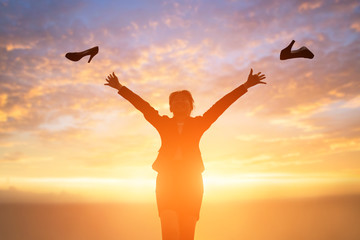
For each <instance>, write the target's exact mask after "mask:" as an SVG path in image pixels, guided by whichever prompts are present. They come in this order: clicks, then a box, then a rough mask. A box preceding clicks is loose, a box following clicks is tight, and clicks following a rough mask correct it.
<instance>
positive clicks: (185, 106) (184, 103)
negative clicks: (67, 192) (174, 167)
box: [169, 90, 194, 116]
mask: <svg viewBox="0 0 360 240" xmlns="http://www.w3.org/2000/svg"><path fill="white" fill-rule="evenodd" d="M169 105H170V111H171V112H172V113H173V114H174V115H186V116H190V113H191V111H192V110H193V108H194V99H193V97H192V96H191V93H190V92H189V91H188V90H181V91H176V92H173V93H171V94H170V96H169Z"/></svg>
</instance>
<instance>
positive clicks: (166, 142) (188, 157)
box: [118, 85, 247, 174]
mask: <svg viewBox="0 0 360 240" xmlns="http://www.w3.org/2000/svg"><path fill="white" fill-rule="evenodd" d="M246 92H247V89H246V88H245V87H244V86H243V85H240V86H239V87H238V88H236V89H234V90H233V91H231V92H230V93H228V94H227V95H225V96H224V97H223V98H221V99H220V100H219V101H217V102H216V103H215V104H214V105H213V106H212V107H211V108H210V109H209V110H208V111H206V112H205V113H204V114H203V115H202V116H197V117H189V118H188V119H187V120H186V121H185V122H184V125H183V128H182V131H181V134H180V133H179V131H178V126H177V123H176V122H175V120H174V119H173V118H170V117H168V116H166V115H164V116H160V115H159V113H158V111H157V110H155V109H154V108H153V107H152V106H151V105H150V104H149V103H148V102H146V101H145V100H143V99H142V98H141V97H140V96H138V95H137V94H135V93H134V92H132V91H131V90H130V89H128V88H127V87H122V88H121V89H120V90H119V92H118V93H119V94H120V95H121V96H122V97H124V98H125V99H126V100H128V101H129V102H130V103H131V104H132V105H134V107H135V108H137V109H138V110H139V111H140V112H142V113H143V114H144V117H145V119H146V120H147V121H148V122H149V123H151V125H153V126H154V127H155V128H156V130H157V131H158V132H159V134H160V137H161V147H160V149H159V154H158V156H157V158H156V160H155V162H154V163H153V165H152V168H153V169H154V170H155V171H157V172H158V173H160V172H161V173H175V172H178V173H179V172H186V173H187V174H188V173H192V172H193V173H201V172H203V171H204V169H205V168H204V164H203V160H202V157H201V153H200V149H199V143H200V138H201V136H202V135H203V134H204V132H205V131H206V130H207V129H208V128H209V127H210V126H211V124H212V123H213V122H215V121H216V119H217V118H218V117H219V116H220V115H221V114H222V113H223V112H224V111H225V110H226V109H227V108H228V107H229V106H230V105H231V104H232V103H234V102H235V101H236V100H237V99H238V98H239V97H241V96H242V95H243V94H245V93H246ZM179 154H180V156H181V157H180V158H179Z"/></svg>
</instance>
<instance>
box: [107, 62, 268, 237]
mask: <svg viewBox="0 0 360 240" xmlns="http://www.w3.org/2000/svg"><path fill="white" fill-rule="evenodd" d="M252 73H253V70H252V69H251V71H250V74H249V77H248V79H247V81H246V82H245V83H244V84H242V85H240V86H239V87H237V88H235V89H234V90H233V91H231V92H230V93H228V94H227V95H225V96H224V97H223V98H221V99H220V100H219V101H217V102H216V103H215V104H214V105H213V106H212V107H211V108H210V109H209V110H208V111H206V112H205V113H204V114H203V115H202V116H197V117H191V116H190V113H191V111H192V109H193V103H194V100H193V98H192V96H191V93H190V92H189V91H187V90H183V91H177V92H173V93H171V94H170V97H169V104H170V111H171V112H172V113H173V117H172V118H170V117H168V116H160V115H159V113H158V111H156V110H155V109H154V108H153V107H151V106H150V104H149V103H148V102H146V101H144V100H143V99H142V98H141V97H139V96H138V95H137V94H135V93H134V92H132V91H131V90H130V89H128V88H127V87H125V86H123V85H121V84H120V83H119V80H118V78H117V76H116V75H115V73H112V74H110V75H109V76H108V77H107V78H106V81H107V83H105V85H108V86H110V87H112V88H115V89H117V90H118V94H120V95H121V96H122V97H124V98H125V99H126V100H128V101H129V102H130V103H131V104H132V105H133V106H134V107H135V108H137V109H138V110H139V111H140V112H142V113H143V114H144V117H145V119H146V120H147V121H148V122H149V123H150V124H151V125H153V126H154V127H155V128H156V129H157V131H158V132H159V134H160V137H161V147H160V150H159V154H158V156H157V158H156V160H155V162H154V163H153V165H152V167H153V169H154V170H155V171H157V172H158V175H157V179H156V202H157V206H158V212H159V216H160V221H161V230H162V239H163V240H170V239H171V240H193V239H194V234H195V225H196V222H197V221H198V220H199V212H200V207H201V202H202V196H203V180H202V172H203V171H204V164H203V161H202V158H201V153H200V149H199V142H200V138H201V136H202V135H203V133H204V132H205V131H206V130H207V129H208V128H209V127H210V125H211V124H212V123H214V122H215V121H216V119H217V118H218V117H219V116H220V115H221V114H222V113H223V112H224V111H225V110H226V109H227V108H228V107H229V106H230V105H231V104H232V103H234V102H235V101H236V100H237V99H238V98H239V97H241V96H242V95H243V94H245V93H246V92H247V89H248V88H250V87H252V86H255V85H257V84H259V83H261V84H265V82H262V81H261V80H263V79H265V75H264V74H261V72H259V73H257V74H254V75H253V74H252Z"/></svg>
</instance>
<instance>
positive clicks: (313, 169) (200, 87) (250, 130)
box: [0, 0, 360, 202]
mask: <svg viewBox="0 0 360 240" xmlns="http://www.w3.org/2000/svg"><path fill="white" fill-rule="evenodd" d="M359 37H360V2H359V1H355V0H353V1H351V0H349V1H342V0H326V1H325V0H322V1H285V0H271V1H266V0H249V1H237V0H221V1H220V0H219V1H205V0H186V1H160V0H159V1H157V0H148V1H144V0H142V1H130V0H129V1H94V0H93V1H80V0H65V1H45V0H39V1H16V0H14V1H6V0H0V68H1V71H0V201H79V200H81V201H131V202H136V201H152V202H154V201H155V194H154V189H155V178H156V172H155V171H153V170H152V169H151V164H152V163H153V161H154V160H155V158H156V155H157V151H158V149H159V147H160V138H159V135H158V133H157V132H156V130H155V129H154V128H153V127H152V126H151V125H150V124H149V123H148V122H146V120H145V119H144V117H143V116H142V114H141V113H139V112H138V111H137V110H136V109H134V108H133V106H132V105H131V104H130V103H128V102H127V101H126V100H125V99H123V98H122V97H121V96H119V95H118V94H117V91H116V90H114V89H111V88H109V87H107V86H104V83H105V78H106V76H108V75H109V74H110V73H112V72H115V74H116V75H117V76H118V77H119V80H120V82H121V83H122V84H123V85H125V86H127V87H128V88H130V89H131V90H133V91H134V92H136V93H137V94H139V95H140V96H141V97H143V98H144V99H145V100H146V101H148V102H149V103H150V104H151V105H152V106H153V107H154V108H156V109H157V110H158V111H159V113H160V114H161V115H169V116H171V113H170V111H169V107H168V96H169V94H170V93H171V92H172V91H176V90H181V89H187V90H189V91H191V93H192V95H193V97H194V100H195V109H194V111H193V113H192V116H198V115H202V114H203V113H204V112H205V111H206V110H207V109H208V108H210V107H211V106H212V105H213V104H214V103H215V102H216V101H217V100H219V99H220V98H221V97H222V96H224V95H225V94H227V93H228V92H230V91H231V90H232V89H234V88H236V87H238V86H239V85H241V84H243V83H244V82H245V81H246V79H247V76H248V74H249V72H250V69H251V68H253V69H254V72H259V71H261V72H262V73H264V74H265V75H266V79H265V81H266V82H267V84H266V85H258V86H255V87H253V88H250V89H249V91H248V92H247V93H246V94H245V95H244V96H242V97H241V98H240V99H239V100H238V101H237V102H235V103H234V104H233V105H232V106H231V107H230V108H229V109H228V110H226V112H225V113H224V114H223V115H222V116H221V117H220V118H219V119H218V120H217V122H215V123H214V124H213V125H212V126H211V128H210V129H209V130H208V131H207V132H206V133H205V134H204V135H203V138H202V140H201V144H200V148H201V152H202V156H203V159H204V164H205V168H206V170H205V172H204V173H203V176H204V182H205V195H204V201H223V200H226V201H228V200H237V199H254V198H278V197H299V196H301V197H311V196H318V195H341V194H354V193H356V194H358V193H360V125H359V122H360V81H359V77H357V76H358V75H359V73H360V38H359ZM293 39H294V40H295V41H296V42H295V44H294V47H293V49H298V48H300V47H302V46H306V47H308V48H309V49H310V50H311V51H312V52H313V53H314V55H315V57H314V58H313V59H290V60H286V61H281V60H280V59H279V54H280V51H281V50H282V49H283V48H285V47H286V46H287V45H288V44H289V43H290V42H291V40H293ZM94 46H99V53H98V55H96V56H95V57H94V58H93V59H92V61H91V63H87V61H88V57H84V58H83V59H81V60H80V61H78V62H72V61H69V60H68V59H66V58H65V54H66V53H67V52H78V51H83V50H85V49H88V48H91V47H94Z"/></svg>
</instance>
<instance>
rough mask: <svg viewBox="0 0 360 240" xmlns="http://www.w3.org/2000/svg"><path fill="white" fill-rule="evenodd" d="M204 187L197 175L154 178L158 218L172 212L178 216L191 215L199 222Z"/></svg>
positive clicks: (167, 175) (172, 175) (164, 175)
mask: <svg viewBox="0 0 360 240" xmlns="http://www.w3.org/2000/svg"><path fill="white" fill-rule="evenodd" d="M203 192H204V187H203V179H202V175H201V173H199V174H163V173H159V174H158V176H157V178H156V202H157V206H158V211H159V216H160V217H161V213H162V211H164V210H173V211H175V212H176V213H177V214H178V215H179V216H181V215H191V216H194V217H195V218H196V219H197V220H199V213H200V207H201V202H202V197H203Z"/></svg>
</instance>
